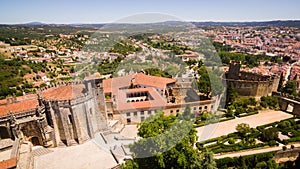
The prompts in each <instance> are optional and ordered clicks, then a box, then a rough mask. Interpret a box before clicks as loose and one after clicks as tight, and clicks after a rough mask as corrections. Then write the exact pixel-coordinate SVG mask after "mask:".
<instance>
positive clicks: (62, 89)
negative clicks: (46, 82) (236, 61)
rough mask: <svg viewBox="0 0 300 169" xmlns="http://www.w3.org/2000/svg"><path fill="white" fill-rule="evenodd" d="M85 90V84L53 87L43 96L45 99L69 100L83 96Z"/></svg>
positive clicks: (44, 92) (43, 93)
mask: <svg viewBox="0 0 300 169" xmlns="http://www.w3.org/2000/svg"><path fill="white" fill-rule="evenodd" d="M84 88H85V86H84V85H83V84H78V85H67V86H59V87H53V88H50V89H47V90H45V91H43V92H42V95H41V96H42V97H43V98H45V99H58V100H68V99H72V98H75V97H78V96H81V95H83V93H82V91H83V89H84Z"/></svg>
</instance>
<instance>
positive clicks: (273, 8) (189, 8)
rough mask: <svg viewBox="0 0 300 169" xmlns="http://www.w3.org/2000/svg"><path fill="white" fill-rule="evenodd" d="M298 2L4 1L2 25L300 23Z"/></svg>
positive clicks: (217, 0) (295, 0)
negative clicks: (169, 19) (145, 17)
mask: <svg viewBox="0 0 300 169" xmlns="http://www.w3.org/2000/svg"><path fill="white" fill-rule="evenodd" d="M299 7H300V1H298V0H286V1H281V0H264V1H260V0H252V1H235V0H228V1H223V0H214V1H201V0H185V1H176V0H173V1H171V0H164V1H161V0H153V1H138V0H127V1H117V0H111V1H101V0H100V1H96V0H89V1H76V0H73V1H71V0H64V1H59V0H52V1H40V0H31V1H22V0H12V1H2V2H1V6H0V14H1V15H0V23H1V24H24V23H29V22H41V23H46V24H52V23H53V24H77V23H79V24H94V23H114V22H116V21H118V20H120V19H122V18H124V17H128V16H132V15H137V14H143V13H159V14H162V15H169V16H174V17H176V18H179V20H181V21H187V22H210V21H211V22H261V21H274V20H275V21H276V20H300V12H299Z"/></svg>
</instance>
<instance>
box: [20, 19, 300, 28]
mask: <svg viewBox="0 0 300 169" xmlns="http://www.w3.org/2000/svg"><path fill="white" fill-rule="evenodd" d="M163 23H164V24H172V25H174V24H176V23H182V22H181V21H167V22H163ZM190 23H192V24H194V25H196V26H292V27H300V20H285V21H281V20H277V21H259V22H213V21H211V22H190ZM113 24H121V23H113ZM14 25H20V26H47V25H49V26H60V25H64V26H66V25H68V26H75V27H88V28H91V27H94V28H95V27H102V26H104V25H106V24H105V23H99V24H97V23H95V24H81V23H78V24H47V23H42V22H29V23H24V24H14Z"/></svg>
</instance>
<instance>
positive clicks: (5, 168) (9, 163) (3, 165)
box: [0, 157, 17, 169]
mask: <svg viewBox="0 0 300 169" xmlns="http://www.w3.org/2000/svg"><path fill="white" fill-rule="evenodd" d="M16 166H17V158H16V157H15V158H11V159H8V160H3V161H1V162H0V169H9V168H13V167H16Z"/></svg>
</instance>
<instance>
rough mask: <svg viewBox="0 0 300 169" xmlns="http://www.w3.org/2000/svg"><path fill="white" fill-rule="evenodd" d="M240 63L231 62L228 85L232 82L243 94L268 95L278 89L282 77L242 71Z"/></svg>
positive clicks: (227, 79)
mask: <svg viewBox="0 0 300 169" xmlns="http://www.w3.org/2000/svg"><path fill="white" fill-rule="evenodd" d="M239 69H240V63H236V62H231V64H230V68H229V72H228V73H226V82H227V85H230V84H232V85H233V87H234V89H235V91H236V92H237V93H238V94H239V95H241V96H254V97H261V96H268V95H271V94H272V92H273V91H277V88H278V85H279V81H280V77H279V76H275V75H274V76H266V75H261V74H257V73H251V72H243V71H240V70H239Z"/></svg>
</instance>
